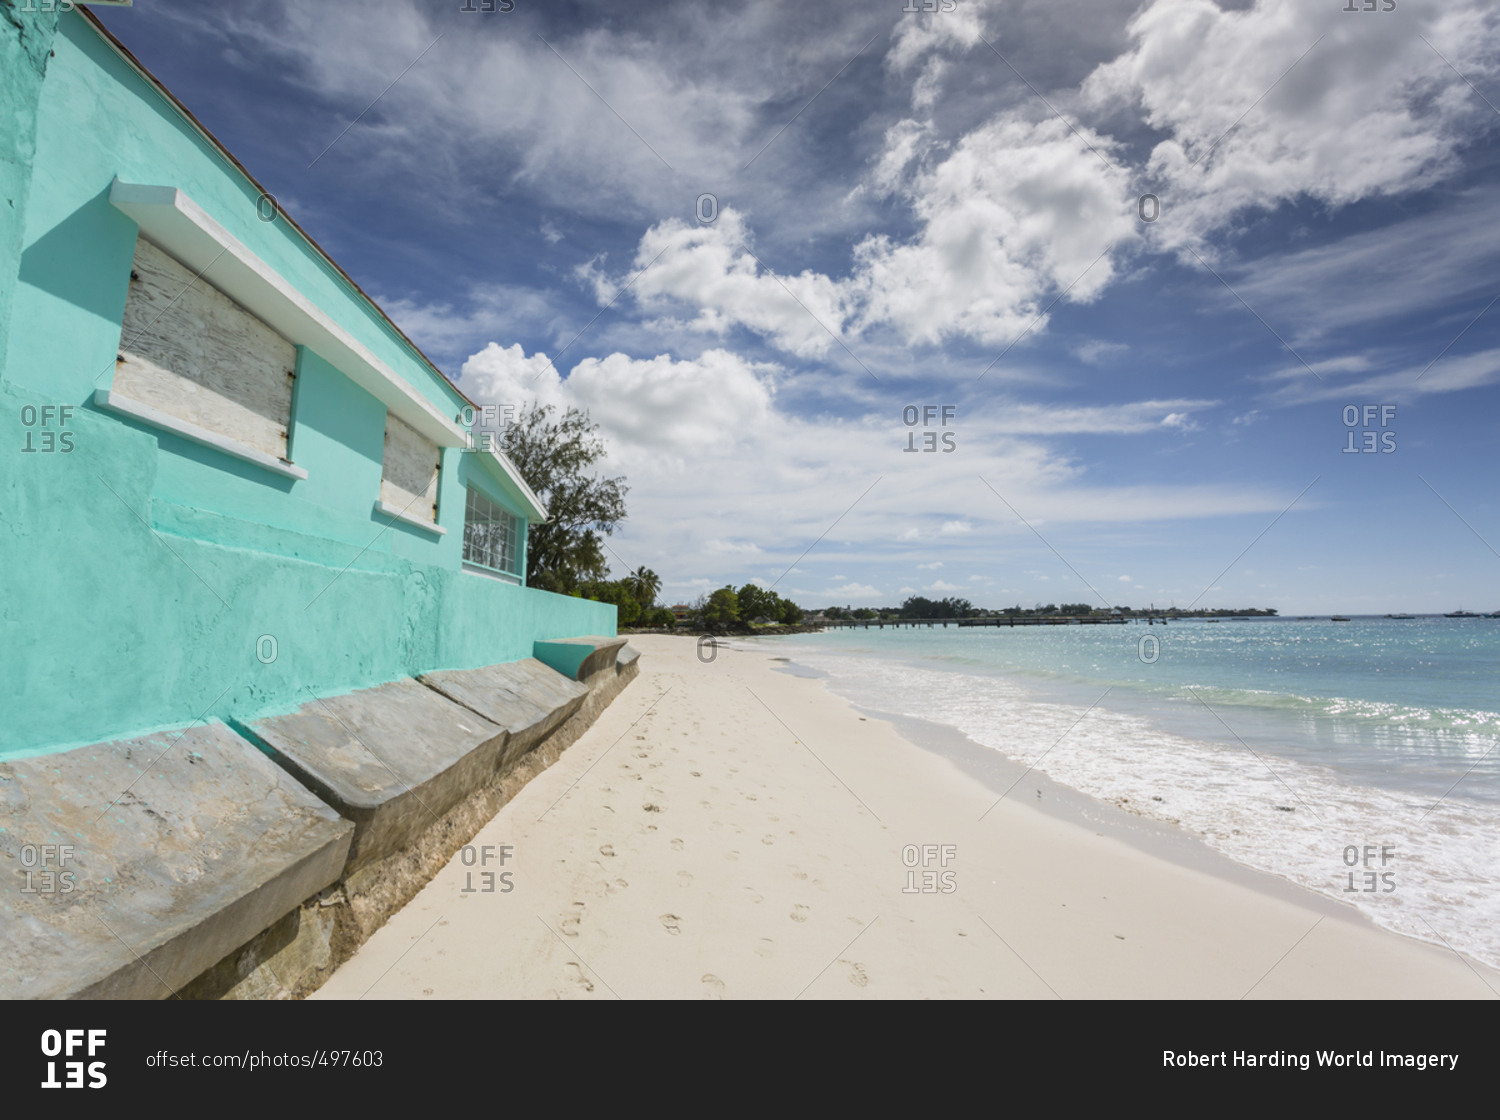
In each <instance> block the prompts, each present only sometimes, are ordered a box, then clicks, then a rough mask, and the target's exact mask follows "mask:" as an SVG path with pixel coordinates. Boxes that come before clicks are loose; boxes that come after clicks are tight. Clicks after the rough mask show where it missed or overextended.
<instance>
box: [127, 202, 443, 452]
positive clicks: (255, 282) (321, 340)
mask: <svg viewBox="0 0 1500 1120" xmlns="http://www.w3.org/2000/svg"><path fill="white" fill-rule="evenodd" d="M109 201H110V203H111V204H112V205H113V206H114V207H115V208H116V209H117V210H119V211H121V212H122V213H124V214H126V215H127V216H129V217H130V218H132V219H133V220H134V221H135V223H136V224H137V225H138V226H139V227H140V231H141V233H142V234H143V235H144V236H145V237H147V238H148V239H149V240H151V241H152V242H154V243H155V244H157V245H159V246H160V247H161V248H163V249H165V250H166V251H167V252H168V253H170V254H171V255H172V256H174V257H176V258H177V259H178V260H179V261H181V262H182V263H183V264H185V265H187V266H188V267H189V268H190V269H192V270H193V272H194V273H195V274H197V275H200V276H202V277H203V279H205V280H207V281H208V282H209V283H210V284H212V285H213V286H214V287H215V288H218V289H219V290H220V291H221V292H223V293H224V294H225V295H227V296H229V297H230V298H231V299H233V300H234V301H235V302H236V303H238V304H239V305H240V306H241V307H243V308H245V309H246V310H247V311H249V312H251V313H252V314H254V315H255V316H256V317H257V318H259V319H260V320H261V321H262V322H264V323H265V324H266V325H267V326H269V327H270V328H271V329H272V330H275V331H276V332H278V333H279V334H281V335H282V336H283V337H285V338H286V339H288V340H289V341H291V342H293V343H296V344H297V345H300V346H306V347H308V348H309V349H311V350H314V351H316V352H317V353H318V355H319V356H320V357H322V358H324V359H325V360H327V361H328V362H330V363H331V364H332V365H333V366H334V367H336V368H337V369H338V370H339V371H340V372H341V373H343V374H344V375H345V376H346V377H348V378H349V380H351V381H353V382H354V383H355V384H356V385H358V386H359V387H360V388H362V389H364V390H365V391H366V392H368V393H369V394H370V395H371V396H373V397H375V398H376V399H377V400H379V401H380V402H381V403H382V404H384V405H385V406H386V407H387V408H388V409H390V410H391V411H392V412H393V413H395V414H396V415H397V416H398V417H400V418H401V419H402V420H403V421H405V422H406V423H407V424H409V425H410V426H411V427H413V428H415V429H416V430H417V431H419V432H421V433H422V435H424V436H426V437H427V438H428V439H430V440H431V441H432V442H433V443H435V444H437V445H438V446H439V447H467V446H469V435H468V433H467V432H466V431H464V429H463V428H462V427H460V426H459V425H458V424H456V423H454V422H453V421H452V420H449V419H448V417H447V416H446V415H445V414H444V413H443V412H442V411H441V410H440V409H439V408H438V407H437V406H436V405H434V404H433V403H432V402H431V401H429V400H428V399H427V398H426V397H424V396H423V395H422V394H421V393H419V392H417V390H416V389H414V388H413V387H412V386H411V385H409V384H408V383H407V382H406V381H405V380H404V379H403V378H402V377H400V376H399V375H398V374H397V373H396V371H395V370H393V369H391V367H390V366H388V365H386V364H385V363H384V362H382V361H381V360H380V359H379V358H377V357H376V356H375V355H374V354H373V353H372V352H371V351H370V350H369V349H368V348H367V347H366V346H365V345H364V344H363V343H361V342H360V341H359V340H358V339H356V338H355V337H354V336H353V335H351V334H350V333H349V332H348V331H346V330H345V329H344V328H343V327H341V326H339V325H338V323H336V322H334V320H333V319H332V318H330V317H329V316H328V315H327V314H326V313H325V312H324V311H323V310H322V309H320V308H319V307H318V306H317V305H316V304H314V303H313V302H312V301H311V300H309V299H308V298H307V297H306V296H305V295H303V294H302V293H301V292H300V291H298V289H297V288H296V287H295V286H294V285H292V284H291V283H289V282H288V281H287V280H286V279H285V278H284V277H283V276H281V275H280V274H279V273H278V272H276V270H275V269H273V268H272V267H271V266H270V265H268V264H267V263H266V262H265V261H263V260H261V259H260V258H259V257H258V256H256V255H255V254H254V253H252V252H251V251H250V250H249V249H248V248H247V247H246V246H245V245H244V244H243V243H242V242H240V241H239V240H238V239H237V238H236V237H234V236H233V235H232V234H231V233H230V232H229V231H228V230H226V229H225V228H224V227H223V226H221V225H220V224H219V223H218V222H216V221H214V219H213V218H211V217H210V216H209V215H208V214H207V213H206V212H205V211H204V210H203V208H202V207H200V206H199V205H198V204H197V203H195V202H194V201H193V200H192V199H191V198H189V197H188V196H187V195H185V194H183V192H182V191H180V190H178V189H177V188H176V187H163V186H148V185H144V184H140V183H125V182H122V181H120V180H119V179H116V180H115V181H114V184H113V185H112V186H111V188H110V192H109Z"/></svg>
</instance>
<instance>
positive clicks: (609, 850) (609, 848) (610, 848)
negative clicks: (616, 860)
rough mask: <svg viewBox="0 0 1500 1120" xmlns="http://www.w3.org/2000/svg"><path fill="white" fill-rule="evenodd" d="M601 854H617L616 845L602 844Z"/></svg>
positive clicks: (600, 847)
mask: <svg viewBox="0 0 1500 1120" xmlns="http://www.w3.org/2000/svg"><path fill="white" fill-rule="evenodd" d="M599 854H600V855H601V856H612V855H614V854H615V846H614V845H613V844H600V845H599Z"/></svg>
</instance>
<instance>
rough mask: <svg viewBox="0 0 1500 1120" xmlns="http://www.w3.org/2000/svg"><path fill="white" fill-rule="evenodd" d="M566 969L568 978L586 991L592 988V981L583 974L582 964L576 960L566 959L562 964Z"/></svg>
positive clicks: (590, 990)
mask: <svg viewBox="0 0 1500 1120" xmlns="http://www.w3.org/2000/svg"><path fill="white" fill-rule="evenodd" d="M563 967H564V968H566V969H567V970H568V979H569V980H571V981H573V983H574V984H576V985H577V986H578V987H580V988H582V989H583V990H584V991H586V992H592V991H593V990H594V982H593V981H592V980H590V979H589V978H588V977H587V976H585V975H584V972H583V966H582V965H580V964H579V963H578V962H577V961H568V962H567V963H566V964H564V965H563Z"/></svg>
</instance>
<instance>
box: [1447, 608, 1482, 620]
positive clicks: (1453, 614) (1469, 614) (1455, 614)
mask: <svg viewBox="0 0 1500 1120" xmlns="http://www.w3.org/2000/svg"><path fill="white" fill-rule="evenodd" d="M1443 617H1444V618H1478V617H1480V616H1479V615H1477V614H1475V613H1474V612H1473V611H1466V610H1456V611H1449V612H1448V613H1447V614H1445V615H1443Z"/></svg>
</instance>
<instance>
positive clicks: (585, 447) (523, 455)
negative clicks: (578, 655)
mask: <svg viewBox="0 0 1500 1120" xmlns="http://www.w3.org/2000/svg"><path fill="white" fill-rule="evenodd" d="M555 411H556V410H555V409H554V408H553V407H552V406H551V405H537V404H535V403H532V404H530V405H528V406H527V407H526V409H525V411H523V412H522V413H521V415H520V416H519V417H518V418H517V419H516V420H515V422H514V423H512V424H510V425H509V426H507V427H506V429H505V431H504V433H503V434H502V435H501V439H500V448H501V450H502V451H503V452H504V453H505V455H506V457H507V458H508V459H510V461H511V462H512V463H514V464H515V467H516V470H518V471H519V472H520V473H521V477H522V478H524V479H525V480H526V485H527V486H529V487H531V489H532V491H533V492H534V493H535V494H536V495H537V497H539V498H540V499H541V500H542V504H543V505H545V506H546V507H547V514H548V518H547V521H546V523H545V524H542V525H533V526H532V527H531V528H530V530H529V532H528V535H527V540H526V582H527V584H528V585H529V586H531V587H539V588H541V589H542V590H544V591H558V592H562V593H564V594H571V593H573V592H574V591H576V590H577V589H578V588H579V586H580V585H581V584H583V583H588V582H598V581H600V580H602V579H603V577H604V576H605V574H606V573H607V571H608V567H609V566H608V564H607V563H606V561H605V558H604V550H603V541H602V540H601V538H600V534H601V533H602V534H603V535H604V536H608V535H610V534H611V533H613V532H614V530H615V528H616V527H617V526H618V525H619V523H620V522H621V521H623V520H625V494H626V493H627V491H628V487H626V485H625V480H624V478H601V477H597V476H595V475H594V474H592V473H591V472H590V468H591V467H592V466H593V465H594V464H595V463H596V462H598V461H599V460H600V459H601V458H603V457H604V454H605V447H604V441H603V440H601V439H600V438H599V436H598V431H599V426H598V425H597V424H593V423H591V422H590V420H589V414H588V413H587V412H585V411H582V410H580V409H576V408H569V409H568V410H567V411H566V412H565V413H564V414H563V416H562V419H560V420H556V421H554V420H553V419H552V415H553V413H554V412H555ZM622 621H623V619H622Z"/></svg>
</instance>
